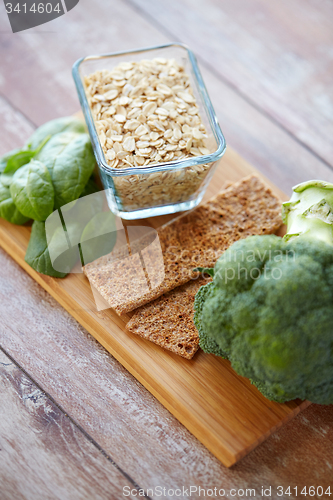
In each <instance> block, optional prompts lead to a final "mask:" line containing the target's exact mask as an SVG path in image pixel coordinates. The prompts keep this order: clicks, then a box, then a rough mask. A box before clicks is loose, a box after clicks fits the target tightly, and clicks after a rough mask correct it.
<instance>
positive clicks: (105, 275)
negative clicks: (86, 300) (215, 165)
mask: <svg viewBox="0 0 333 500" xmlns="http://www.w3.org/2000/svg"><path fill="white" fill-rule="evenodd" d="M280 207H281V204H280V201H279V199H278V198H277V197H276V196H275V195H274V194H273V193H272V191H271V189H270V188H269V187H268V186H267V185H266V184H264V183H263V181H262V180H261V179H260V178H259V177H257V176H256V175H251V176H249V177H245V178H244V179H242V180H241V181H239V182H236V183H234V184H232V185H231V186H229V187H228V188H227V189H226V190H224V191H222V192H221V193H219V194H218V195H217V196H215V197H214V198H212V199H211V200H209V201H208V202H206V203H204V204H202V205H199V206H198V207H196V208H195V209H194V210H192V211H190V212H188V213H186V214H185V215H182V216H180V217H178V218H177V219H174V220H172V221H170V222H168V223H167V224H165V225H164V226H161V227H160V228H159V229H158V230H157V232H158V237H159V238H156V239H155V240H154V244H150V245H148V246H147V247H146V248H145V249H144V250H143V251H140V252H137V253H132V255H131V256H129V257H127V258H126V259H118V260H114V257H112V253H111V254H108V255H106V256H103V257H101V258H99V259H97V260H95V261H94V262H92V263H90V264H88V265H86V266H85V267H84V268H83V269H84V273H85V274H86V276H87V277H88V279H89V281H90V284H91V285H92V286H94V287H95V288H96V289H97V290H98V292H99V293H100V294H101V295H102V297H104V299H105V300H106V301H107V302H108V303H109V304H110V307H112V308H114V309H115V311H116V312H117V313H118V314H120V315H121V314H124V313H127V312H129V311H132V310H133V309H136V308H138V307H140V306H142V305H144V304H147V303H148V302H150V301H151V300H154V299H156V298H157V297H159V296H160V295H162V294H163V293H166V292H168V291H170V290H172V289H173V288H176V287H178V286H180V285H183V284H184V283H186V282H188V281H189V280H190V279H192V278H193V277H194V274H193V269H194V268H195V267H198V266H200V267H213V266H214V265H215V263H216V261H217V259H218V258H219V256H220V255H221V253H222V252H223V251H224V250H226V248H228V247H229V246H230V245H231V244H232V243H234V242H235V241H236V240H239V239H240V238H246V237H247V236H249V235H252V234H270V233H274V232H275V231H276V230H277V229H278V228H279V227H280V226H281V224H282V221H281V208H280Z"/></svg>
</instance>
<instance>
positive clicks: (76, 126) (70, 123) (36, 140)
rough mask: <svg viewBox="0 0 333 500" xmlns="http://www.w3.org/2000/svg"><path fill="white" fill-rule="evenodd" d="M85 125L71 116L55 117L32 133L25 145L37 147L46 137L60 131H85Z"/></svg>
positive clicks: (81, 132)
mask: <svg viewBox="0 0 333 500" xmlns="http://www.w3.org/2000/svg"><path fill="white" fill-rule="evenodd" d="M85 131H86V130H85V125H84V123H83V122H82V121H81V120H78V119H77V118H73V117H71V116H69V117H66V118H57V119H55V120H51V121H50V122H47V123H44V125H42V126H41V127H39V128H38V129H37V130H35V132H34V133H33V134H32V136H31V137H30V139H29V140H28V142H27V144H26V147H28V148H29V149H32V150H34V149H37V148H38V147H39V146H40V145H41V144H42V143H43V141H45V139H46V138H50V137H52V136H54V135H55V134H59V133H61V132H76V133H79V134H83V133H85Z"/></svg>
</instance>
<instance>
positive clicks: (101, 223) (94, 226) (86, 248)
mask: <svg viewBox="0 0 333 500" xmlns="http://www.w3.org/2000/svg"><path fill="white" fill-rule="evenodd" d="M80 240H81V251H82V255H81V258H82V259H83V262H82V264H83V265H86V264H89V263H90V262H93V261H94V260H96V259H98V258H99V257H101V256H102V255H106V254H108V253H110V252H111V251H112V249H113V247H114V246H115V244H116V240H117V230H116V221H115V216H114V214H113V213H112V212H110V211H108V212H100V213H97V214H96V215H95V216H94V217H93V218H92V219H91V220H90V221H89V222H88V224H87V225H86V227H85V228H84V230H83V232H82V235H81V239H80Z"/></svg>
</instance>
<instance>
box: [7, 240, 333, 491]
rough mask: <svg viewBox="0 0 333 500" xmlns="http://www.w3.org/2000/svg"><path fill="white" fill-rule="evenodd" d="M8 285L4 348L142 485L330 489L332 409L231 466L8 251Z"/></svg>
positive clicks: (314, 413) (308, 416)
mask: <svg viewBox="0 0 333 500" xmlns="http://www.w3.org/2000/svg"><path fill="white" fill-rule="evenodd" d="M0 283H1V288H0V313H1V323H0V343H1V345H3V346H4V347H5V348H6V350H7V351H8V352H10V354H11V355H13V356H15V358H16V359H17V360H18V362H19V363H20V364H21V365H22V366H24V368H25V369H26V370H27V371H28V372H29V374H30V375H33V377H34V379H35V380H36V381H37V382H38V383H39V384H40V385H41V386H42V387H43V389H44V390H45V391H46V392H47V393H49V394H50V395H51V396H52V397H53V398H54V399H55V400H56V401H57V402H58V403H59V404H60V405H61V406H62V407H63V408H64V409H65V411H66V413H67V414H69V415H70V416H71V417H72V418H74V419H75V421H76V422H78V424H80V425H81V426H82V427H83V428H84V430H85V431H86V432H88V433H89V434H90V435H91V436H92V438H93V439H95V441H97V442H98V444H99V445H100V446H101V447H102V448H103V449H104V450H105V451H106V452H107V453H108V454H109V455H111V456H112V457H113V458H114V459H115V460H116V461H117V463H118V465H120V466H121V467H122V469H124V470H126V471H127V472H128V473H129V474H130V475H131V477H132V478H133V479H135V480H136V482H138V483H139V484H140V486H142V487H144V488H148V487H154V486H156V485H162V486H169V485H170V484H172V485H174V486H175V487H181V486H185V487H189V486H190V485H195V486H197V487H199V486H201V487H203V488H212V487H213V488H214V487H217V488H246V487H252V488H261V485H263V484H267V486H269V485H272V486H275V487H276V486H277V485H281V484H282V485H284V486H285V487H287V486H288V485H290V484H292V485H294V486H296V485H298V486H299V487H300V486H302V485H303V486H304V485H307V486H310V485H311V484H315V485H320V484H330V482H331V477H332V467H333V449H332V446H331V442H332V440H333V408H332V407H331V406H327V407H324V406H319V405H311V406H310V407H309V408H307V409H306V410H304V412H303V413H302V414H301V415H299V416H297V417H295V419H293V420H292V421H291V422H289V423H287V424H286V425H285V426H284V427H282V428H281V429H279V430H278V431H277V432H276V433H274V434H273V435H272V436H271V437H269V438H268V439H267V440H266V441H265V442H264V443H262V444H261V445H260V446H258V447H257V448H256V449H255V450H254V451H252V452H251V453H250V454H249V455H248V456H247V457H245V458H243V459H242V460H241V461H240V462H239V463H238V464H236V465H235V466H233V467H232V468H231V469H226V468H225V467H223V466H222V464H221V463H220V462H219V461H218V460H217V459H216V458H215V457H214V456H213V455H212V454H211V453H209V452H208V450H207V449H206V448H205V447H204V446H203V445H201V443H200V442H199V441H197V440H196V438H195V437H194V436H193V435H192V434H190V432H189V431H187V430H186V429H185V428H184V427H183V426H182V425H181V424H180V423H179V422H178V421H177V420H176V419H175V418H174V417H173V416H172V415H171V414H170V413H169V412H168V411H167V410H166V409H165V408H164V407H163V406H162V405H161V404H160V403H159V402H158V401H157V400H156V399H155V398H154V397H153V396H152V395H151V394H150V393H149V392H148V391H146V390H145V388H144V387H143V386H142V385H141V384H140V383H139V382H137V381H136V380H135V379H134V378H133V377H132V376H131V375H130V374H129V373H128V372H127V370H126V369H124V368H123V367H122V366H121V365H120V364H119V363H118V362H117V361H116V360H115V359H114V358H113V357H112V356H110V355H109V354H108V353H107V352H106V351H105V350H104V349H103V348H102V347H101V345H100V344H98V343H97V342H96V341H95V340H94V339H93V338H92V337H91V336H90V335H89V334H88V333H87V332H86V331H85V330H84V328H82V327H81V326H80V325H79V324H78V323H77V322H76V321H75V320H74V319H73V318H72V317H71V316H70V315H69V314H68V313H67V312H66V311H65V310H64V309H63V308H62V307H61V306H60V305H59V304H58V303H57V302H56V301H55V300H54V299H53V298H52V297H51V296H50V295H49V294H48V293H47V292H46V291H45V290H44V289H43V288H41V287H40V286H39V285H38V284H37V283H36V282H35V281H34V280H33V279H32V278H30V276H28V274H26V273H25V272H23V271H22V269H21V268H20V267H19V266H18V265H17V264H16V263H15V262H14V261H13V260H12V259H11V258H10V257H9V256H8V254H6V253H5V252H4V251H3V250H1V249H0ZM18 293H19V295H20V299H19V300H18V298H17V297H18ZM45 346H47V349H46V348H45ZM13 432H14V431H13ZM24 442H25V441H24V440H23V439H22V443H24ZM26 445H27V446H28V443H27V444H26ZM22 467H24V464H22ZM9 477H11V475H10V476H9ZM156 498H157V497H156ZM165 498H171V497H169V496H166V497H165ZM194 498H199V497H198V496H196V495H195V496H194ZM273 498H277V496H276V495H275V496H273Z"/></svg>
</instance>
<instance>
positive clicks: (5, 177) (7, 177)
mask: <svg viewBox="0 0 333 500" xmlns="http://www.w3.org/2000/svg"><path fill="white" fill-rule="evenodd" d="M13 177H14V173H12V174H0V182H1V184H2V185H3V186H6V187H8V188H9V186H10V185H11V183H12V180H13Z"/></svg>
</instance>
